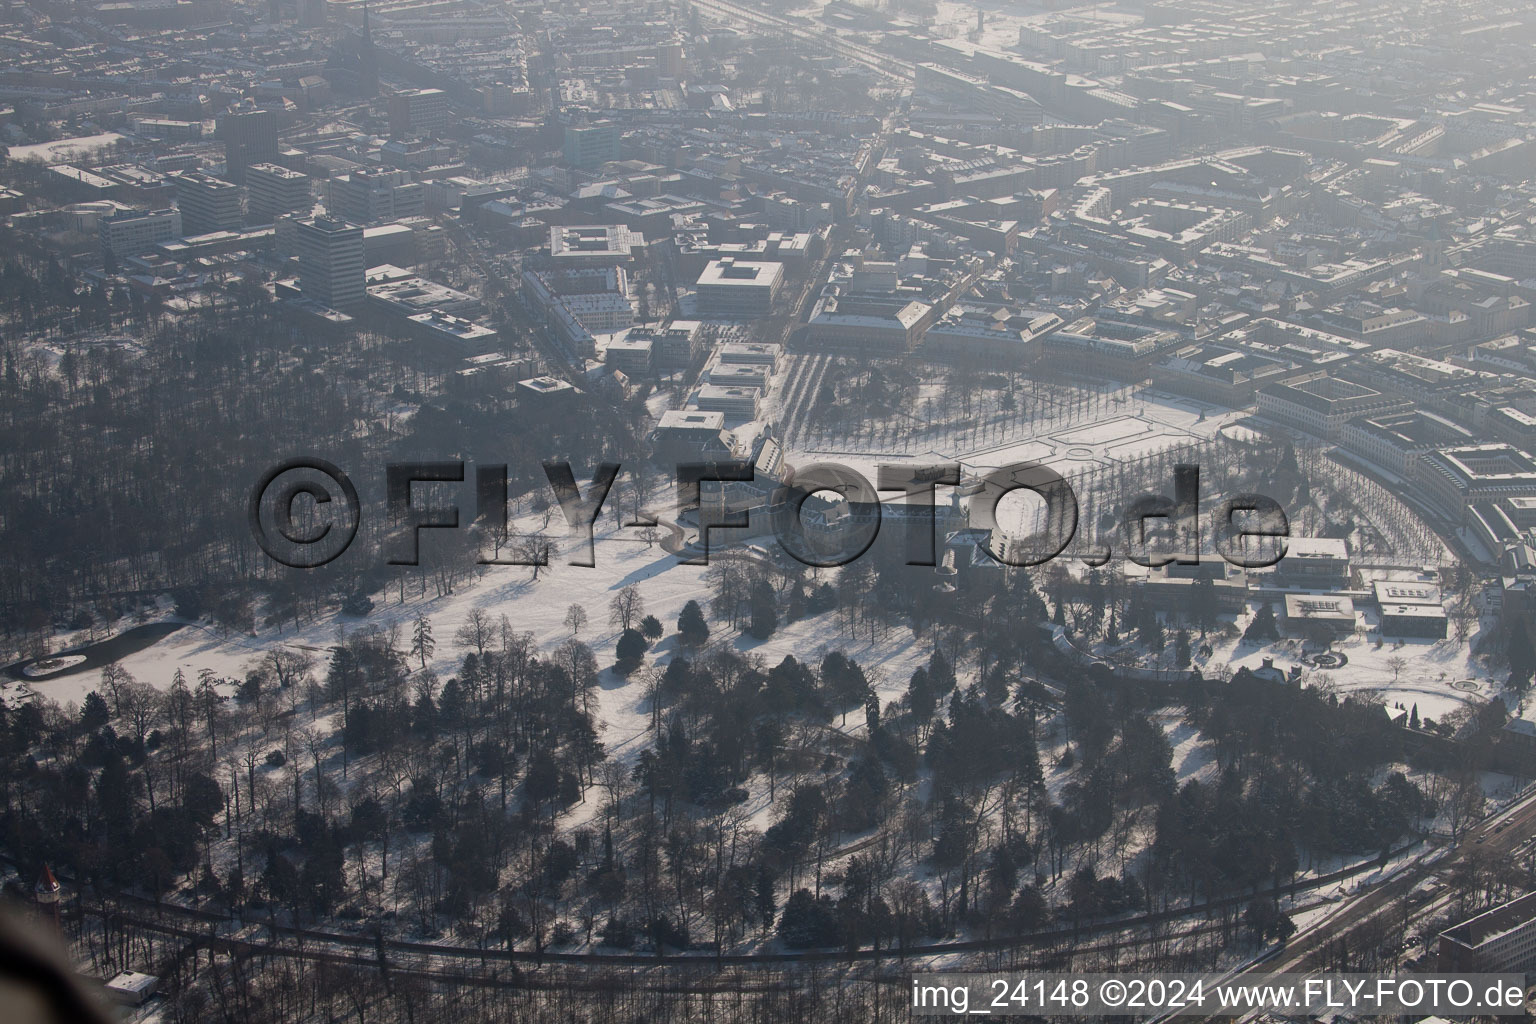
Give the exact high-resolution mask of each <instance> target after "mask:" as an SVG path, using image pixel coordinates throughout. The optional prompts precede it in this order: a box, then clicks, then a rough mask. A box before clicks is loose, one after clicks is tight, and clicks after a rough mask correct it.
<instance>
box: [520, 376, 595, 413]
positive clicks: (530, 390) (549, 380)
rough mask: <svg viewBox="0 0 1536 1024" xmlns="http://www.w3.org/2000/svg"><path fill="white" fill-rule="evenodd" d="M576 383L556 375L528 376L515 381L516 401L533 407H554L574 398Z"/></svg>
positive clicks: (576, 391) (577, 392) (578, 393)
mask: <svg viewBox="0 0 1536 1024" xmlns="http://www.w3.org/2000/svg"><path fill="white" fill-rule="evenodd" d="M580 394H581V392H580V391H579V390H578V389H577V387H576V385H574V384H572V383H570V382H569V381H564V380H561V379H560V378H558V377H549V376H544V377H529V378H528V379H527V380H520V381H518V382H517V398H518V401H520V402H523V403H526V404H528V405H530V406H531V407H533V408H535V409H556V408H559V407H562V406H565V405H568V404H569V403H571V402H574V401H575V400H576V397H577V396H578V395H580Z"/></svg>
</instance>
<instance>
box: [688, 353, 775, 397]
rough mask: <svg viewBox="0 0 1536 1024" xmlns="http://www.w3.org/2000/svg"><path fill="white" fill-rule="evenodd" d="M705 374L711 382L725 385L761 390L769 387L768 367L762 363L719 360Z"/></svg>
mask: <svg viewBox="0 0 1536 1024" xmlns="http://www.w3.org/2000/svg"><path fill="white" fill-rule="evenodd" d="M704 376H705V378H706V379H707V380H708V381H709V383H711V384H719V385H721V386H723V387H744V388H757V389H758V390H760V391H766V390H767V388H768V368H767V367H766V366H762V365H752V364H750V363H723V362H720V361H718V360H717V361H716V362H715V363H714V364H713V365H712V366H710V367H709V368H708V369H706V370H705V371H704Z"/></svg>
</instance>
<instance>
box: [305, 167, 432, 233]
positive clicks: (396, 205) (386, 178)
mask: <svg viewBox="0 0 1536 1024" xmlns="http://www.w3.org/2000/svg"><path fill="white" fill-rule="evenodd" d="M325 206H326V209H327V210H328V211H329V212H330V213H331V215H332V216H335V217H341V218H343V219H345V220H349V221H352V222H353V223H355V224H375V223H378V222H379V221H395V220H399V219H401V218H402V217H418V216H420V215H421V214H423V213H425V212H426V208H427V189H426V186H425V185H423V184H422V183H421V182H419V181H415V180H413V179H412V178H411V176H410V174H409V173H408V172H406V171H403V170H376V171H370V170H361V171H353V172H352V173H351V174H338V175H337V176H336V177H334V178H332V179H330V181H328V182H326V195H325Z"/></svg>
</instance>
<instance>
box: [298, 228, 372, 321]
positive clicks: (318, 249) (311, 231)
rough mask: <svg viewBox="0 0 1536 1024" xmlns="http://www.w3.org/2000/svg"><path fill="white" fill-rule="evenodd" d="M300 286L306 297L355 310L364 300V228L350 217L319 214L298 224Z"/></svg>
mask: <svg viewBox="0 0 1536 1024" xmlns="http://www.w3.org/2000/svg"><path fill="white" fill-rule="evenodd" d="M295 228H296V230H295V234H294V241H295V248H296V249H297V250H298V255H299V288H300V290H302V291H303V292H304V297H305V298H307V299H313V300H314V301H316V302H319V303H321V304H323V305H326V306H330V307H331V308H332V309H339V310H342V311H344V312H351V311H354V310H357V309H358V308H360V307H361V306H362V304H363V296H364V291H363V287H364V279H365V276H366V274H365V268H364V266H363V262H364V261H363V229H362V228H361V227H359V226H358V225H356V224H348V223H347V222H346V221H341V220H331V219H330V218H328V217H315V218H312V219H310V220H301V221H299V222H298V223H297V224H296V225H295Z"/></svg>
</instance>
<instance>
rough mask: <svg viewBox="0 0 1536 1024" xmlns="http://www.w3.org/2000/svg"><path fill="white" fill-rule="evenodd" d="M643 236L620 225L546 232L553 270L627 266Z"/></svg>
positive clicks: (564, 227)
mask: <svg viewBox="0 0 1536 1024" xmlns="http://www.w3.org/2000/svg"><path fill="white" fill-rule="evenodd" d="M644 247H645V236H644V235H642V234H640V233H639V232H638V231H632V230H630V229H629V228H627V227H625V226H624V225H623V224H566V225H561V226H558V227H552V228H550V229H549V258H550V259H551V260H552V261H553V263H554V265H555V267H556V269H563V268H566V267H611V266H617V265H619V264H621V263H629V262H630V261H632V260H633V259H634V258H635V254H636V250H638V249H643V248H644Z"/></svg>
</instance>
